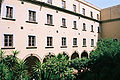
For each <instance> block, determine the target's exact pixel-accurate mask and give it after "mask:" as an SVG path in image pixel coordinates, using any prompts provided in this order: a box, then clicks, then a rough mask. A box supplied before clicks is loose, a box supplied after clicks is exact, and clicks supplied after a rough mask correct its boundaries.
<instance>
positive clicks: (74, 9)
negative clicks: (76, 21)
mask: <svg viewBox="0 0 120 80" xmlns="http://www.w3.org/2000/svg"><path fill="white" fill-rule="evenodd" d="M73 11H74V12H76V5H74V4H73Z"/></svg>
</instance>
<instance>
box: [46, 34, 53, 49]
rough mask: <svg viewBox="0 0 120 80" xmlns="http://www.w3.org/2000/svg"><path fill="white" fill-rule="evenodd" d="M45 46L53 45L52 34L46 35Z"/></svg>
mask: <svg viewBox="0 0 120 80" xmlns="http://www.w3.org/2000/svg"><path fill="white" fill-rule="evenodd" d="M46 46H47V47H53V37H52V36H47V40H46Z"/></svg>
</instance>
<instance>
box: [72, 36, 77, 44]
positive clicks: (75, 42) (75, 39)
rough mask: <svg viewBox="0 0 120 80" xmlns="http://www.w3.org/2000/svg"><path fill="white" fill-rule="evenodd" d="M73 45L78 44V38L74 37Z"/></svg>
mask: <svg viewBox="0 0 120 80" xmlns="http://www.w3.org/2000/svg"><path fill="white" fill-rule="evenodd" d="M73 46H77V38H73Z"/></svg>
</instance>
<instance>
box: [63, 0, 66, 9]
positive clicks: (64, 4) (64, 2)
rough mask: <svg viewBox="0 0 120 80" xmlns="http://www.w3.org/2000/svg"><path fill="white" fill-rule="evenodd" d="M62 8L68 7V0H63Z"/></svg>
mask: <svg viewBox="0 0 120 80" xmlns="http://www.w3.org/2000/svg"><path fill="white" fill-rule="evenodd" d="M62 8H63V9H65V8H66V1H65V0H62Z"/></svg>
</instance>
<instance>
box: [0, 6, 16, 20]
mask: <svg viewBox="0 0 120 80" xmlns="http://www.w3.org/2000/svg"><path fill="white" fill-rule="evenodd" d="M7 6H8V7H12V8H13V9H12V18H9V17H6V15H7V14H6V13H7V10H6V7H7ZM1 7H2V6H1ZM1 10H2V9H1ZM1 12H2V11H1ZM1 16H2V19H5V20H12V21H15V20H16V19H15V7H14V6H13V5H8V4H3V12H2V13H1Z"/></svg>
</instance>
